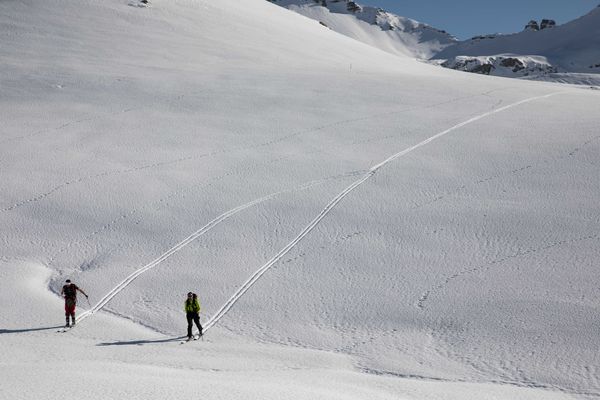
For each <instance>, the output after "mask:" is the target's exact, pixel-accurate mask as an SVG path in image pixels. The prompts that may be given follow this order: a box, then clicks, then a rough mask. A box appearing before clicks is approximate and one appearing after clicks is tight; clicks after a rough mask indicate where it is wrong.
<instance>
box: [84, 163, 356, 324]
mask: <svg viewBox="0 0 600 400" xmlns="http://www.w3.org/2000/svg"><path fill="white" fill-rule="evenodd" d="M355 174H356V173H353V172H350V173H348V174H342V175H338V176H335V177H328V178H324V179H320V180H315V181H311V182H308V183H305V184H302V185H299V186H297V187H295V188H292V189H287V190H282V191H280V192H276V193H271V194H269V195H266V196H264V197H261V198H258V199H255V200H252V201H251V202H248V203H245V204H242V205H240V206H238V207H236V208H233V209H231V210H229V211H227V212H225V213H223V214H221V215H219V216H218V217H216V218H215V219H213V220H212V221H210V222H209V223H208V224H206V225H204V226H203V227H202V228H200V229H198V230H197V231H196V232H194V233H192V234H191V235H190V236H188V237H187V238H185V239H184V240H182V241H181V242H179V243H178V244H176V245H175V246H173V247H171V248H170V249H169V250H168V251H166V252H165V253H163V254H162V255H161V256H160V257H158V258H156V259H155V260H154V261H152V262H150V263H148V264H146V265H144V266H143V267H141V268H139V269H137V270H135V271H134V272H133V273H131V274H130V275H129V276H127V277H126V278H125V279H124V280H123V281H121V283H119V284H118V285H117V286H115V287H114V288H113V289H112V290H111V291H109V292H108V293H107V294H106V295H105V296H104V297H103V298H102V299H100V301H98V303H96V304H95V305H94V306H93V307H92V308H90V309H89V310H87V311H85V312H83V313H82V314H81V315H80V316H79V317H77V319H76V321H77V323H80V322H81V321H83V320H85V319H86V318H88V317H90V316H91V315H93V314H95V313H96V312H97V311H99V310H101V309H102V308H103V307H104V306H105V305H106V304H108V302H110V300H112V299H113V298H114V297H115V296H116V295H117V294H119V293H120V292H121V291H122V290H123V289H125V288H126V287H127V286H129V284H130V283H131V282H133V281H134V280H135V279H136V278H137V277H138V276H140V275H142V274H143V273H144V272H146V271H148V270H150V269H152V268H154V267H156V266H157V265H159V264H160V263H162V262H163V261H165V260H166V259H167V258H169V257H170V256H172V255H173V254H175V253H177V252H178V251H179V250H181V249H182V248H184V247H185V246H187V245H188V244H190V243H191V242H193V241H194V240H196V239H197V238H199V237H200V236H202V235H204V234H205V233H206V232H208V231H210V230H211V229H212V228H214V227H215V226H217V225H218V224H220V223H221V222H223V221H225V220H226V219H228V218H230V217H232V216H234V215H235V214H237V213H239V212H241V211H243V210H245V209H247V208H250V207H253V206H255V205H258V204H260V203H263V202H265V201H267V200H271V199H273V198H275V197H277V196H279V195H281V194H284V193H290V192H294V191H299V190H305V189H309V188H311V187H313V186H316V185H319V184H322V183H324V182H326V181H328V180H330V179H334V178H338V177H346V176H353V175H355Z"/></svg>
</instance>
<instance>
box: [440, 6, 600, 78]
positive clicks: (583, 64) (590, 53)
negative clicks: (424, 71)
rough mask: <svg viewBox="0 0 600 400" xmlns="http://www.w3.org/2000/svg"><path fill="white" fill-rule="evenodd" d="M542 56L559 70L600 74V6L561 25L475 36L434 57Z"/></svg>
mask: <svg viewBox="0 0 600 400" xmlns="http://www.w3.org/2000/svg"><path fill="white" fill-rule="evenodd" d="M506 53H511V54H518V55H522V56H543V57H545V58H546V59H547V60H548V61H549V62H550V64H551V65H552V66H554V67H556V68H558V69H559V71H560V72H577V73H588V74H589V73H600V7H596V8H595V9H593V10H592V11H590V12H589V13H588V14H586V15H584V16H582V17H581V18H578V19H576V20H573V21H571V22H569V23H566V24H564V25H560V26H556V27H554V28H547V29H543V30H540V31H534V30H525V31H523V32H520V33H516V34H512V35H494V36H491V37H489V38H474V39H471V40H466V41H463V42H458V43H456V44H454V45H452V46H449V47H447V48H446V49H444V50H442V51H441V52H439V53H438V54H436V55H435V56H434V57H433V58H436V59H452V58H454V57H456V56H493V55H499V54H506Z"/></svg>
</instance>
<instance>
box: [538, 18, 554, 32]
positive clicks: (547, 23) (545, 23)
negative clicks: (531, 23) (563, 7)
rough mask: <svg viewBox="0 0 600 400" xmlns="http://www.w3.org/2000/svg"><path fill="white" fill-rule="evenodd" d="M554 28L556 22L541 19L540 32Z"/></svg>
mask: <svg viewBox="0 0 600 400" xmlns="http://www.w3.org/2000/svg"><path fill="white" fill-rule="evenodd" d="M555 26H556V21H554V20H553V19H543V20H542V22H541V23H540V30H542V29H547V28H554V27H555Z"/></svg>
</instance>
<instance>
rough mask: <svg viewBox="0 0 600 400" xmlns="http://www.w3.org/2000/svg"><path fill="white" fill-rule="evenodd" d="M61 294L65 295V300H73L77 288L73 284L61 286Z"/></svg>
mask: <svg viewBox="0 0 600 400" xmlns="http://www.w3.org/2000/svg"><path fill="white" fill-rule="evenodd" d="M63 293H64V294H65V298H67V299H74V298H75V297H77V286H76V285H75V284H74V283H71V284H70V285H65V286H63Z"/></svg>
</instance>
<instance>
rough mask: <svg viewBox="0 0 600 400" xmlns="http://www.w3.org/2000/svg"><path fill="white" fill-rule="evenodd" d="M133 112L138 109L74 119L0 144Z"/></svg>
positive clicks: (11, 138)
mask: <svg viewBox="0 0 600 400" xmlns="http://www.w3.org/2000/svg"><path fill="white" fill-rule="evenodd" d="M135 110H139V108H126V109H124V110H120V111H113V112H109V113H108V114H106V115H93V116H91V117H84V118H79V119H74V120H72V121H69V122H65V123H64V124H61V125H59V126H56V127H54V128H44V129H40V130H37V131H35V132H32V133H29V134H27V135H21V136H15V137H10V138H6V139H4V140H0V144H4V143H9V142H14V141H17V140H22V139H29V138H32V137H35V136H39V135H42V134H44V133H49V132H55V131H60V130H62V129H65V128H68V127H69V126H71V125H77V124H81V123H83V122H89V121H95V120H102V119H105V118H107V117H114V116H115V115H120V114H125V113H128V112H131V111H135ZM88 115H89V114H88Z"/></svg>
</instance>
